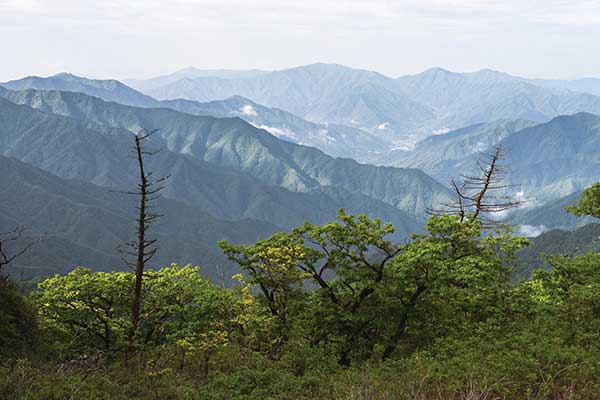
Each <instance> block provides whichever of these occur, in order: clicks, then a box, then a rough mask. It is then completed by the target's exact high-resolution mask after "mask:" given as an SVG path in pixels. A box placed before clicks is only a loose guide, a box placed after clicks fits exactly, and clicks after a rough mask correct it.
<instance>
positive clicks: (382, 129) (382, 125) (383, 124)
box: [377, 122, 390, 131]
mask: <svg viewBox="0 0 600 400" xmlns="http://www.w3.org/2000/svg"><path fill="white" fill-rule="evenodd" d="M377 129H379V130H380V131H384V130H386V129H390V123H389V122H384V123H382V124H379V125H377Z"/></svg>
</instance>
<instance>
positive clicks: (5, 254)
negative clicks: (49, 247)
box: [0, 225, 39, 281]
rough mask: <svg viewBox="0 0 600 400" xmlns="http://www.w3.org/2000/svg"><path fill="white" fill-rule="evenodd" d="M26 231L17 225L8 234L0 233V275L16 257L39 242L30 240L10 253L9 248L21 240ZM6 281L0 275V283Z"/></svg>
mask: <svg viewBox="0 0 600 400" xmlns="http://www.w3.org/2000/svg"><path fill="white" fill-rule="evenodd" d="M26 230H27V229H26V228H25V227H24V226H21V225H17V226H16V227H15V229H13V230H11V231H8V232H0V274H2V270H3V269H4V268H5V267H6V266H7V265H8V264H10V263H12V262H13V261H15V260H16V259H17V258H18V257H20V256H22V255H23V254H25V253H26V252H27V251H29V249H31V247H33V246H34V245H35V244H36V243H38V242H39V240H30V241H28V242H27V243H26V244H24V245H22V246H21V247H20V248H18V249H16V250H13V251H11V250H10V249H9V246H10V247H12V245H13V244H16V243H18V242H20V241H22V239H23V233H24V232H25V231H26ZM4 280H6V277H3V276H2V275H0V281H4Z"/></svg>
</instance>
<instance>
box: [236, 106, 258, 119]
mask: <svg viewBox="0 0 600 400" xmlns="http://www.w3.org/2000/svg"><path fill="white" fill-rule="evenodd" d="M240 111H241V113H242V114H243V115H247V116H257V115H258V113H257V112H256V110H255V109H254V107H252V105H250V104H247V105H245V106H244V107H242V108H240Z"/></svg>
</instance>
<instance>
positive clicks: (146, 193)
mask: <svg viewBox="0 0 600 400" xmlns="http://www.w3.org/2000/svg"><path fill="white" fill-rule="evenodd" d="M155 132H156V131H143V132H141V133H139V134H136V135H135V138H134V140H135V147H134V149H133V151H134V154H133V155H134V158H135V159H136V161H137V165H138V170H139V183H138V186H137V189H138V190H137V191H134V192H125V193H126V194H132V195H136V196H139V203H138V217H137V233H136V240H135V241H133V242H131V243H128V244H127V245H128V246H129V247H130V248H131V250H132V251H126V252H125V255H128V256H132V257H134V258H135V261H134V262H129V261H127V260H126V259H125V257H123V258H124V261H125V262H126V263H127V265H129V266H130V267H133V268H134V270H135V283H134V288H133V295H132V301H131V324H130V327H129V331H128V334H127V351H128V353H129V352H131V351H132V350H133V348H134V343H135V334H136V332H137V330H138V326H139V324H140V314H141V304H142V286H143V278H144V270H145V268H146V263H147V262H148V261H150V260H151V259H152V257H153V256H154V255H155V254H156V251H157V250H158V248H157V247H156V246H155V244H156V239H150V238H149V237H148V230H149V228H150V225H151V224H152V222H154V221H156V220H157V219H158V218H159V217H160V215H159V214H155V213H152V212H150V202H151V201H152V200H155V199H156V198H157V197H156V196H154V195H156V194H157V193H158V192H160V191H161V190H162V189H163V188H164V187H163V186H161V185H160V183H161V182H163V181H164V180H165V179H167V177H163V178H160V179H156V180H153V179H151V176H152V172H146V169H145V165H144V155H154V154H156V153H157V152H158V151H147V150H144V148H143V141H144V140H145V139H147V138H149V137H150V136H151V135H153V134H154V133H155ZM122 255H123V254H122Z"/></svg>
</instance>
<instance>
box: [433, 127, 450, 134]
mask: <svg viewBox="0 0 600 400" xmlns="http://www.w3.org/2000/svg"><path fill="white" fill-rule="evenodd" d="M448 132H450V128H442V129H436V130H434V131H433V132H431V134H433V135H443V134H444V133H448Z"/></svg>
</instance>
